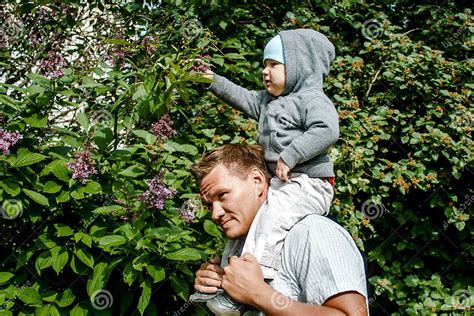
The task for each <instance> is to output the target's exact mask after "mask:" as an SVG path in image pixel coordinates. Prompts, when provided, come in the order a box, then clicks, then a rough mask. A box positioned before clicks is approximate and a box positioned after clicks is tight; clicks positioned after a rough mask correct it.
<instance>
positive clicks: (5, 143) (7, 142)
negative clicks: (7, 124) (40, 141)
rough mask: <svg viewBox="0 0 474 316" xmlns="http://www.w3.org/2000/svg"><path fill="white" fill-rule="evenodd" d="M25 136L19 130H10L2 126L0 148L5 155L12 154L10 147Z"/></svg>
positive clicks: (0, 129)
mask: <svg viewBox="0 0 474 316" xmlns="http://www.w3.org/2000/svg"><path fill="white" fill-rule="evenodd" d="M22 138H23V136H22V135H21V134H20V133H18V132H9V131H6V130H4V129H2V128H0V150H1V151H2V152H3V154H4V155H5V156H7V155H9V154H10V147H12V146H13V145H15V144H16V142H17V141H19V140H20V139H22Z"/></svg>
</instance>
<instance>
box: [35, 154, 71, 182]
mask: <svg viewBox="0 0 474 316" xmlns="http://www.w3.org/2000/svg"><path fill="white" fill-rule="evenodd" d="M50 173H53V174H54V176H55V177H56V178H58V179H59V180H61V181H64V182H68V181H69V179H70V177H69V173H68V169H67V162H66V161H64V160H60V159H57V160H54V161H52V162H50V163H49V164H48V165H47V166H46V167H45V168H44V169H43V171H41V174H40V176H41V177H43V176H46V175H48V174H50Z"/></svg>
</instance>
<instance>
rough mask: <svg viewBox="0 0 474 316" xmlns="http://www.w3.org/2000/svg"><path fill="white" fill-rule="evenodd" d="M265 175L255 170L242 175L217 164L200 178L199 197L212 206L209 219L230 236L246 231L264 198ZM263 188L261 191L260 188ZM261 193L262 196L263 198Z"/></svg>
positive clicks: (233, 237) (233, 236) (231, 237)
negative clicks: (260, 174) (261, 177)
mask: <svg viewBox="0 0 474 316" xmlns="http://www.w3.org/2000/svg"><path fill="white" fill-rule="evenodd" d="M264 181H265V180H264V179H260V178H259V177H258V175H257V176H256V174H255V173H254V172H250V173H249V175H248V176H247V177H246V178H245V179H242V178H240V177H238V176H236V175H233V174H231V173H230V172H229V169H227V167H225V166H223V165H217V166H216V167H214V169H212V171H211V172H210V173H209V174H208V175H207V176H206V177H204V179H202V181H201V197H202V199H203V201H204V203H206V204H209V205H210V208H211V210H212V219H213V220H214V221H215V222H217V223H218V224H220V225H221V227H222V229H223V230H224V234H225V235H226V236H227V238H229V239H236V238H240V237H244V236H246V235H247V233H248V231H249V229H250V225H251V224H252V221H253V219H254V218H255V214H257V211H258V209H259V208H260V206H261V204H262V203H263V201H264V200H265V198H266V195H265V196H263V195H264V192H266V191H265V185H264ZM262 190H263V191H262ZM262 197H263V198H262Z"/></svg>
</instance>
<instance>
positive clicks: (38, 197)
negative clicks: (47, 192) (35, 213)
mask: <svg viewBox="0 0 474 316" xmlns="http://www.w3.org/2000/svg"><path fill="white" fill-rule="evenodd" d="M23 192H25V194H26V195H28V196H29V197H30V198H31V199H32V200H33V201H35V202H36V203H38V204H40V205H43V206H49V202H48V198H47V197H45V196H44V195H43V194H41V193H38V192H36V191H32V190H28V189H23Z"/></svg>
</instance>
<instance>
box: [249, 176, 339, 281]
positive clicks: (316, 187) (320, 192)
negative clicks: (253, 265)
mask: <svg viewBox="0 0 474 316" xmlns="http://www.w3.org/2000/svg"><path fill="white" fill-rule="evenodd" d="M332 196H333V190H332V186H331V184H329V182H326V181H324V180H320V179H311V178H308V176H306V175H304V174H302V175H298V176H296V177H294V178H292V180H291V182H288V183H285V182H283V181H280V180H278V179H277V178H273V179H272V180H271V184H270V188H269V192H268V198H267V204H266V207H265V208H264V209H261V210H260V211H259V213H260V212H261V214H258V215H260V216H259V217H260V218H259V220H258V222H257V223H256V224H257V225H252V226H255V228H254V227H252V228H254V229H253V231H252V228H251V230H250V231H249V234H248V235H247V240H246V242H245V245H244V248H243V250H242V253H245V252H247V251H248V252H250V253H252V254H253V255H254V256H255V257H256V258H257V260H258V261H259V262H260V264H261V266H262V268H263V269H262V271H263V274H264V277H265V278H268V279H271V278H273V277H274V275H275V273H276V271H277V270H278V268H279V263H280V253H281V249H282V247H283V241H284V239H285V237H286V235H287V234H288V231H289V230H290V229H291V228H292V227H293V226H294V225H295V224H296V223H298V222H299V221H300V220H301V219H303V218H304V217H305V216H307V215H310V214H320V215H324V214H327V212H328V211H329V208H330V204H331V200H332ZM255 220H257V218H255ZM255 220H254V221H255Z"/></svg>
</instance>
